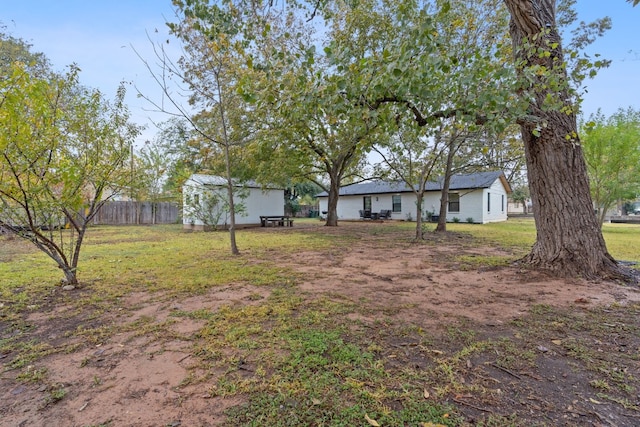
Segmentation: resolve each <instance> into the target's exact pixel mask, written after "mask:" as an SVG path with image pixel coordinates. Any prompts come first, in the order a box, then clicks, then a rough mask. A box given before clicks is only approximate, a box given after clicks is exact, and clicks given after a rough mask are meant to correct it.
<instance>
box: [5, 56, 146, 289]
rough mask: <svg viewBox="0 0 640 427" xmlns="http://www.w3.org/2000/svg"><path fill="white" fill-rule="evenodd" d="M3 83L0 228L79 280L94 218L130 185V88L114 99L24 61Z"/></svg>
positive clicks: (68, 278) (73, 74) (72, 75)
mask: <svg viewBox="0 0 640 427" xmlns="http://www.w3.org/2000/svg"><path fill="white" fill-rule="evenodd" d="M9 70H10V73H9V74H8V75H7V76H5V78H3V79H2V80H0V226H2V227H4V228H5V229H8V230H9V231H11V232H13V233H15V234H16V235H18V236H20V237H22V238H24V239H27V240H29V241H31V242H32V243H33V244H35V245H36V246H37V247H38V248H39V249H40V250H41V251H43V252H44V253H46V254H47V255H48V256H49V257H51V258H52V259H53V260H54V261H55V262H56V263H57V265H58V267H59V268H60V269H62V271H63V273H64V277H65V279H64V280H65V282H66V283H68V284H69V285H77V283H78V279H77V268H78V261H79V257H80V250H81V247H82V242H83V240H84V237H85V233H86V231H87V227H88V225H89V223H90V221H91V219H92V218H93V217H94V216H95V214H96V213H97V212H98V210H99V209H100V207H101V206H102V205H103V204H104V203H105V202H106V201H107V200H108V199H109V198H110V197H112V196H113V195H115V194H118V193H119V192H122V191H123V190H124V189H125V188H127V186H128V184H129V180H130V174H129V173H128V172H129V171H128V168H127V167H126V164H127V160H128V159H129V149H130V147H131V144H132V143H133V140H134V139H135V137H136V136H137V135H138V134H139V129H138V127H136V126H134V125H132V124H130V123H129V121H128V120H129V113H128V111H127V108H126V106H125V105H124V103H123V99H124V94H125V92H124V88H122V87H121V88H120V90H119V91H118V94H117V96H116V99H115V101H114V102H108V101H107V100H106V99H105V98H104V96H103V95H102V94H101V93H100V92H98V91H93V90H89V89H86V88H83V87H81V86H79V85H78V82H77V70H76V69H75V68H72V69H71V70H70V71H69V72H68V73H67V74H65V75H55V74H52V73H50V74H48V75H44V74H42V75H41V73H34V74H32V73H31V72H30V71H32V70H30V69H29V67H25V66H24V64H22V63H21V62H19V61H15V62H13V63H12V64H11V65H10V66H9Z"/></svg>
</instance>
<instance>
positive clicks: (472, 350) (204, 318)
mask: <svg viewBox="0 0 640 427" xmlns="http://www.w3.org/2000/svg"><path fill="white" fill-rule="evenodd" d="M321 225H322V223H321V222H319V221H317V220H302V221H300V220H296V222H295V226H294V227H292V228H289V227H282V228H255V229H246V230H240V231H238V232H237V234H238V235H237V238H238V246H239V248H240V250H241V256H240V257H233V256H231V255H230V254H229V249H228V235H227V234H226V233H224V232H216V233H190V232H185V231H183V230H182V229H181V226H180V225H175V226H153V227H134V226H131V227H98V228H95V229H92V230H90V231H89V233H88V237H87V241H86V246H85V247H84V249H83V255H82V257H81V261H80V272H79V278H80V280H81V281H82V282H83V286H82V287H81V288H79V289H75V290H72V291H63V290H62V288H61V287H60V286H59V279H60V278H61V274H60V272H59V271H57V270H56V268H55V266H54V264H53V262H52V261H49V260H48V259H46V258H45V257H44V256H43V255H41V254H40V253H39V252H37V250H35V248H32V247H31V246H30V245H28V244H27V243H24V242H21V241H19V240H16V239H9V238H7V237H6V236H2V235H0V363H1V364H2V368H1V371H0V384H1V385H0V419H1V420H2V425H3V426H4V425H6V426H45V425H46V426H48V425H60V426H114V427H115V426H150V425H153V426H213V425H216V426H217V425H221V426H223V425H226V426H241V425H246V426H253V425H255V426H376V425H380V426H417V427H425V426H438V425H444V426H533V425H540V426H635V425H638V424H640V363H639V359H640V316H639V315H640V293H639V292H638V288H637V287H632V286H624V285H619V284H614V283H591V282H585V281H583V280H581V279H578V278H576V279H571V280H557V279H551V278H549V277H547V276H545V274H544V273H542V272H537V271H528V270H523V269H520V268H518V267H517V266H513V265H512V264H511V263H512V261H514V260H516V259H517V258H519V257H520V256H522V255H524V254H525V253H526V252H527V249H528V248H529V247H530V246H531V244H532V243H533V241H534V238H535V229H534V227H533V222H532V221H527V220H517V221H513V220H510V221H508V222H506V223H495V224H486V225H478V224H462V223H459V224H449V228H450V230H451V231H450V232H448V233H447V234H445V235H442V236H439V235H438V236H436V235H434V234H432V233H428V235H427V237H426V239H425V240H424V241H423V242H420V243H415V242H413V241H412V240H411V237H412V236H413V235H414V232H413V230H412V227H414V224H411V223H404V222H391V223H390V222H385V223H371V222H351V223H341V224H340V226H339V227H322V226H321ZM429 226H431V225H429ZM605 239H606V240H607V244H608V247H609V250H610V252H611V253H612V255H613V256H614V257H615V258H617V259H620V260H625V261H633V262H640V251H639V250H638V248H637V242H638V241H640V226H638V225H635V226H629V225H622V224H613V225H606V226H605Z"/></svg>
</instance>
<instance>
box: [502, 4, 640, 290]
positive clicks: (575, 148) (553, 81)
mask: <svg viewBox="0 0 640 427" xmlns="http://www.w3.org/2000/svg"><path fill="white" fill-rule="evenodd" d="M504 2H505V4H506V5H507V7H508V9H509V12H510V14H511V23H510V27H509V28H510V34H511V38H512V40H513V45H514V52H515V61H516V65H517V69H518V72H519V74H520V76H521V77H522V81H523V83H522V85H521V86H520V89H519V92H518V93H519V94H520V95H521V98H522V99H525V100H527V102H528V103H529V105H528V108H527V114H526V115H524V116H522V117H521V118H519V119H518V123H519V125H520V127H521V132H522V139H523V142H524V146H525V153H526V159H527V172H528V178H529V185H530V190H531V198H532V201H533V206H534V216H535V220H536V229H537V239H536V243H535V244H534V246H533V248H532V250H531V252H530V253H529V254H528V255H527V256H526V257H525V258H524V259H523V260H522V262H523V263H524V264H527V265H529V266H532V267H537V268H543V269H546V270H550V271H553V272H555V273H556V274H558V275H562V276H567V275H569V276H581V277H587V278H607V279H623V280H633V278H632V276H631V275H630V273H629V271H628V270H627V269H625V268H624V267H622V266H620V265H618V263H617V262H616V261H615V260H614V259H613V258H612V257H611V255H610V254H609V253H608V251H607V248H606V245H605V242H604V239H603V237H602V233H601V232H600V227H599V225H598V220H597V218H596V216H595V215H594V214H593V202H592V199H591V194H590V191H589V181H588V174H587V167H586V163H585V161H584V156H583V150H582V145H581V144H580V139H579V136H578V130H577V119H576V113H577V111H578V108H577V100H576V97H575V91H574V90H573V87H572V86H571V83H570V81H569V76H568V74H567V68H566V63H565V61H564V54H563V50H562V40H561V35H560V32H559V27H558V24H557V21H556V14H555V11H556V8H555V3H556V2H555V1H552V0H542V1H530V0H529V1H524V0H504Z"/></svg>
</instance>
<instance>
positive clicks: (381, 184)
mask: <svg viewBox="0 0 640 427" xmlns="http://www.w3.org/2000/svg"><path fill="white" fill-rule="evenodd" d="M496 179H502V182H503V185H505V188H506V189H507V192H510V191H511V189H510V187H509V184H508V183H507V181H506V178H505V177H504V174H503V173H502V171H493V172H476V173H471V174H466V175H453V176H452V177H451V181H450V183H449V190H475V189H479V188H489V187H491V185H492V184H493V183H494V182H495V181H496ZM442 182H443V178H440V179H438V180H437V181H428V182H427V185H426V190H427V191H440V190H442ZM408 192H413V190H412V189H411V187H409V186H408V185H407V184H406V183H405V182H398V181H369V182H363V183H360V184H351V185H345V186H344V187H340V193H339V194H340V196H354V195H359V194H363V195H367V194H388V193H394V194H397V193H408ZM328 195H329V194H328V193H327V192H326V191H323V192H322V193H319V194H317V195H316V197H327V196H328Z"/></svg>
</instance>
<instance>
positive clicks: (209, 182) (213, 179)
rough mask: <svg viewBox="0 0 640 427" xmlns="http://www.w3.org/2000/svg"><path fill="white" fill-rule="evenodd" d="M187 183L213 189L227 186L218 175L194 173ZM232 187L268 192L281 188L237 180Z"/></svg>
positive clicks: (224, 179)
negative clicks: (258, 189)
mask: <svg viewBox="0 0 640 427" xmlns="http://www.w3.org/2000/svg"><path fill="white" fill-rule="evenodd" d="M189 182H193V183H194V184H196V185H206V186H213V187H223V186H226V185H227V179H226V178H224V177H221V176H218V175H205V174H201V173H194V174H193V175H191V176H190V177H189V179H188V180H187V181H186V182H185V185H186V184H188V183H189ZM234 185H235V186H236V187H246V188H262V189H269V190H281V188H276V187H274V186H262V185H260V184H258V183H257V182H255V181H251V180H249V181H244V182H240V181H238V180H234Z"/></svg>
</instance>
